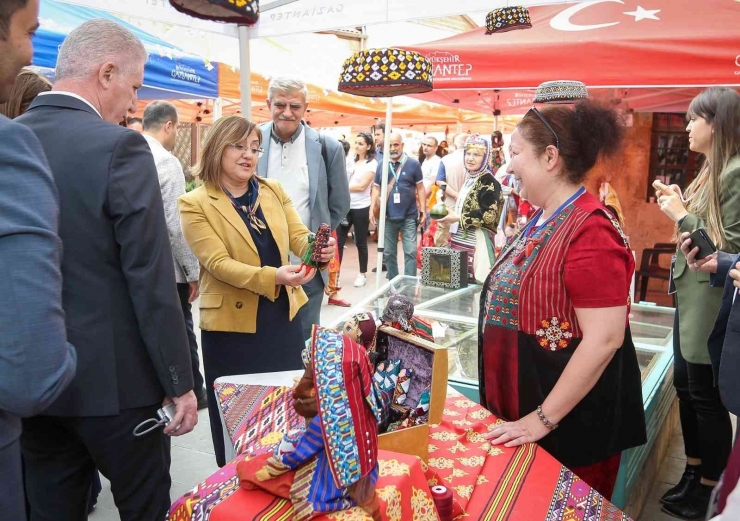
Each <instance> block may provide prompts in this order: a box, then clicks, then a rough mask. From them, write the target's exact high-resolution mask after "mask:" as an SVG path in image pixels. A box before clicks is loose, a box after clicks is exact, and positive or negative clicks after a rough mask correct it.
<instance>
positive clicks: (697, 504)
mask: <svg viewBox="0 0 740 521" xmlns="http://www.w3.org/2000/svg"><path fill="white" fill-rule="evenodd" d="M697 482H698V478H697ZM712 490H714V487H712V486H710V485H703V484H702V483H701V482H698V484H697V485H696V486H694V487H692V489H691V492H689V493H688V494H687V495H686V497H685V498H684V499H683V501H681V502H680V503H676V504H675V505H663V512H666V513H668V514H670V515H672V516H673V517H677V518H679V519H689V520H693V519H704V518H705V517H706V516H707V510H708V509H709V499H710V497H711V495H712Z"/></svg>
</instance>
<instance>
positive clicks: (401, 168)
mask: <svg viewBox="0 0 740 521" xmlns="http://www.w3.org/2000/svg"><path fill="white" fill-rule="evenodd" d="M404 165H406V154H404V155H403V156H401V161H400V164H399V165H398V171H399V172H401V173H403V172H402V170H403V167H404ZM388 169H389V170H390V171H391V174H393V178H394V179H395V180H396V185H395V186H394V189H395V190H396V192H398V176H399V174H397V173H396V169H395V168H393V163H392V162H391V161H390V156H388Z"/></svg>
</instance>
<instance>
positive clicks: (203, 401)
mask: <svg viewBox="0 0 740 521" xmlns="http://www.w3.org/2000/svg"><path fill="white" fill-rule="evenodd" d="M206 407H208V397H207V396H206V393H205V392H204V393H203V394H201V395H200V396H198V410H199V411H200V410H201V409H205V408H206Z"/></svg>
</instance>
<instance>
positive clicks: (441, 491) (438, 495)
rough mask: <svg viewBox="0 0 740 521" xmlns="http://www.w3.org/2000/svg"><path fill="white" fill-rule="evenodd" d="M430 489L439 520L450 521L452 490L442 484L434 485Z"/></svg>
mask: <svg viewBox="0 0 740 521" xmlns="http://www.w3.org/2000/svg"><path fill="white" fill-rule="evenodd" d="M431 491H432V500H434V506H435V507H437V514H439V519H440V521H452V490H450V489H449V488H447V487H445V486H443V485H435V486H433V487H432V489H431Z"/></svg>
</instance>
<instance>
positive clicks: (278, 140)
mask: <svg viewBox="0 0 740 521" xmlns="http://www.w3.org/2000/svg"><path fill="white" fill-rule="evenodd" d="M267 107H268V109H270V115H271V116H272V122H271V123H266V124H265V125H262V127H261V130H262V135H263V136H264V137H265V143H264V144H263V148H264V149H265V153H264V155H263V156H262V157H261V158H260V160H259V163H258V164H257V173H258V174H259V175H260V176H262V177H269V178H273V179H277V180H278V181H280V182H281V183H282V185H283V188H284V189H285V191H286V192H287V194H288V195H289V196H290V198H291V200H292V201H293V204H294V205H295V208H296V210H297V211H298V214H299V215H300V216H301V220H302V221H303V224H304V225H306V227H307V228H308V229H309V230H311V231H312V232H314V233H315V232H316V231H317V230H318V229H319V226H320V225H321V223H327V224H329V225H330V226H331V229H332V231H334V230H335V229H336V228H337V226H339V223H340V222H342V219H343V218H344V216H345V215H347V212H349V184H348V182H347V171H346V165H345V158H344V149H343V148H342V145H341V144H340V143H339V141H337V140H336V139H334V138H333V137H331V136H328V135H324V134H319V133H318V132H316V131H315V130H313V129H312V128H311V127H309V126H308V125H307V124H306V123H305V122H304V121H303V115H304V114H305V113H306V109H307V108H308V89H307V88H306V84H305V83H303V82H302V81H300V80H298V79H294V78H274V79H273V80H272V81H270V85H269V87H268V89H267ZM291 263H292V264H300V259H298V258H297V257H295V256H294V255H291ZM320 274H321V276H320V277H314V278H313V279H312V280H311V281H310V282H308V283H307V284H305V285H304V286H303V290H304V291H305V292H306V295H307V296H308V303H306V305H304V306H303V307H302V308H301V310H300V311H299V312H298V317H299V318H300V319H301V323H302V325H303V336H304V337H305V338H309V337H310V336H311V328H312V327H313V325H314V324H317V325H318V324H320V322H321V303H322V301H323V299H324V286H325V285H326V284H327V277H328V272H327V271H321V272H320Z"/></svg>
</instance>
